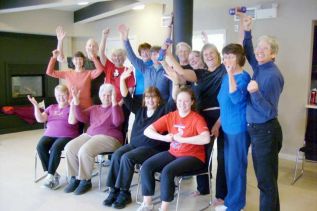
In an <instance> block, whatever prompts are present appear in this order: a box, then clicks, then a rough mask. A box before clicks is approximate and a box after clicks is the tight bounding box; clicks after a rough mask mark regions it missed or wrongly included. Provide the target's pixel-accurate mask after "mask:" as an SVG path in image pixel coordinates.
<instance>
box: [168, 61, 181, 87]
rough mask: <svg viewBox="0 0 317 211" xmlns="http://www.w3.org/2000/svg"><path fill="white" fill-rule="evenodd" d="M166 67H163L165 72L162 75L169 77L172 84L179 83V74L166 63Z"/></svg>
mask: <svg viewBox="0 0 317 211" xmlns="http://www.w3.org/2000/svg"><path fill="white" fill-rule="evenodd" d="M166 66H167V67H165V68H164V70H165V72H166V74H164V76H165V77H166V78H168V79H170V80H171V81H172V82H173V84H179V81H180V78H179V77H180V76H179V75H178V74H177V72H176V71H175V70H174V69H173V68H172V67H170V66H168V65H166Z"/></svg>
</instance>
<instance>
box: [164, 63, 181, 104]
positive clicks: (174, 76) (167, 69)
mask: <svg viewBox="0 0 317 211" xmlns="http://www.w3.org/2000/svg"><path fill="white" fill-rule="evenodd" d="M161 64H162V66H163V68H164V70H165V73H166V74H165V77H167V78H168V79H170V80H171V81H172V82H173V88H172V98H173V100H174V101H175V100H176V95H177V93H178V91H179V87H180V78H179V75H178V74H177V73H176V72H175V71H174V69H173V68H172V67H170V66H169V65H168V64H167V63H166V62H165V61H162V62H161Z"/></svg>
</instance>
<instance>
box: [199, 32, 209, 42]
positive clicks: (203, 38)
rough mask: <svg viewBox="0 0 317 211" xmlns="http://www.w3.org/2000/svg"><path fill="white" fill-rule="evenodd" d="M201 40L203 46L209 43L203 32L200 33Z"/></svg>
mask: <svg viewBox="0 0 317 211" xmlns="http://www.w3.org/2000/svg"><path fill="white" fill-rule="evenodd" d="M201 40H202V41H203V43H204V44H207V43H208V42H209V40H208V35H207V33H206V32H205V31H202V32H201Z"/></svg>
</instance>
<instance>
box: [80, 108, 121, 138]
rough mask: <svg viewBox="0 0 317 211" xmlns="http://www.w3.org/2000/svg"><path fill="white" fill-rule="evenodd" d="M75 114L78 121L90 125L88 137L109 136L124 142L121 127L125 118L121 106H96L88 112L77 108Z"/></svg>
mask: <svg viewBox="0 0 317 211" xmlns="http://www.w3.org/2000/svg"><path fill="white" fill-rule="evenodd" d="M75 114H76V118H77V119H78V121H81V122H84V123H89V124H90V125H89V127H88V129H87V134H88V135H90V136H94V135H107V136H111V137H113V138H115V139H117V140H119V141H120V142H121V143H122V142H123V136H122V131H121V125H122V123H123V122H124V116H123V111H122V108H121V107H120V106H119V105H116V106H111V105H110V106H108V107H106V108H104V107H102V106H101V105H94V106H91V107H89V108H87V109H86V110H82V109H81V108H80V106H76V109H75Z"/></svg>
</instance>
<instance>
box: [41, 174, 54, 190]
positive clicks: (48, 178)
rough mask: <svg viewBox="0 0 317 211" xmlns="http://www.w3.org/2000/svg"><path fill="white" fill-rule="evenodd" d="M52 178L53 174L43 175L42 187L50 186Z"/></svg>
mask: <svg viewBox="0 0 317 211" xmlns="http://www.w3.org/2000/svg"><path fill="white" fill-rule="evenodd" d="M53 179H54V176H53V175H52V174H48V175H47V176H46V177H45V180H44V183H43V185H42V187H45V188H51V183H52V182H53Z"/></svg>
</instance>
